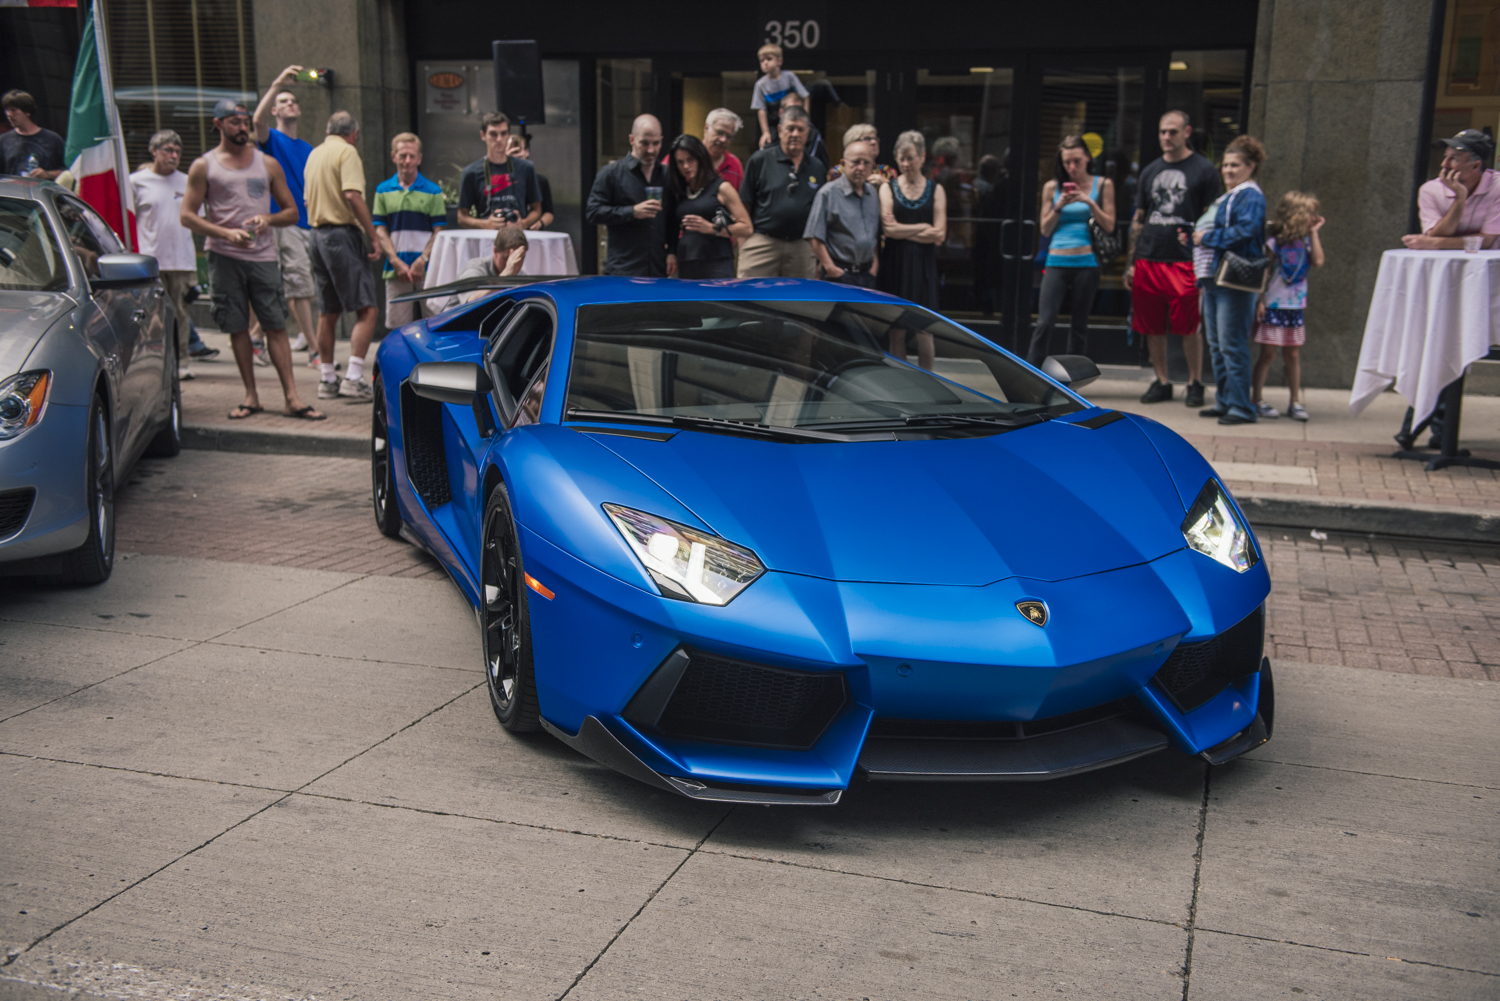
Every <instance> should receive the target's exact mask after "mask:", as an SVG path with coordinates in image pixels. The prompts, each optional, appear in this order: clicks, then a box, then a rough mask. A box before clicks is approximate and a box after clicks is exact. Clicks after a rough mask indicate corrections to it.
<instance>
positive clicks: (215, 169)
mask: <svg viewBox="0 0 1500 1001" xmlns="http://www.w3.org/2000/svg"><path fill="white" fill-rule="evenodd" d="M214 128H216V129H218V130H219V145H217V146H215V147H214V148H213V149H211V150H209V151H208V152H207V153H205V154H203V155H202V156H200V157H199V158H198V159H196V160H194V161H193V166H192V168H191V169H190V170H189V171H188V180H187V193H186V194H185V195H184V196H183V198H182V217H181V218H182V224H183V225H184V226H186V227H187V228H188V229H190V230H192V231H193V232H195V233H201V234H203V236H204V241H203V244H204V249H206V250H207V251H208V281H209V285H210V286H212V289H213V311H214V320H215V322H217V323H218V325H219V329H220V330H223V331H226V332H227V333H228V334H229V336H230V343H231V344H232V345H233V347H234V360H235V363H236V364H237V365H238V366H239V369H240V378H241V379H242V380H243V381H244V383H245V402H244V403H242V404H240V405H239V406H237V407H235V408H234V409H233V410H231V411H230V412H229V417H230V419H231V420H241V419H243V418H246V417H249V416H250V415H252V414H258V413H260V412H261V411H262V410H264V409H265V408H264V407H262V406H261V405H260V394H259V393H258V392H257V390H256V387H255V355H254V349H253V347H252V346H251V344H250V310H251V309H252V308H253V309H254V310H255V315H256V316H257V317H259V318H260V322H261V326H262V327H263V328H264V329H265V332H266V350H267V351H268V352H269V353H270V355H271V363H272V364H273V365H275V366H276V375H277V376H278V377H279V378H280V379H281V390H282V392H283V393H284V394H285V395H286V415H287V416H288V417H296V418H300V419H301V420H309V421H320V420H323V419H324V417H325V416H326V415H325V414H322V413H319V412H318V411H317V410H315V409H314V408H313V407H312V406H311V405H310V404H306V403H303V402H302V398H301V397H300V396H298V395H297V383H296V382H295V381H294V379H293V377H292V346H291V343H290V342H288V340H287V337H286V313H287V306H286V296H285V295H284V294H283V291H282V284H281V266H280V264H279V263H278V261H277V253H276V241H275V240H273V239H272V237H271V227H272V226H293V225H296V223H297V203H296V201H295V200H293V198H292V192H291V190H290V189H289V188H288V187H287V184H286V175H285V174H283V173H282V171H281V165H280V164H278V163H277V162H276V161H275V160H273V159H272V158H270V157H268V156H265V155H263V154H262V153H261V152H260V150H258V149H256V148H255V146H254V145H253V144H252V143H251V142H250V112H249V111H247V110H246V109H245V106H244V105H243V104H240V103H239V102H237V101H230V100H224V101H220V102H219V103H218V104H217V105H215V106H214ZM268 191H269V193H270V194H271V195H272V197H274V198H275V199H276V205H277V206H278V207H279V208H280V211H279V212H275V213H270V214H267V213H266V211H265V206H266V194H267V192H268ZM200 206H201V207H202V209H203V215H202V216H199V215H198V209H199V208H200Z"/></svg>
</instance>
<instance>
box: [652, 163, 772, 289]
mask: <svg viewBox="0 0 1500 1001" xmlns="http://www.w3.org/2000/svg"><path fill="white" fill-rule="evenodd" d="M668 155H669V157H670V160H671V171H670V172H671V183H670V184H669V185H668V186H667V190H666V197H665V198H663V199H662V213H663V214H664V215H665V216H666V218H667V277H668V278H672V277H677V278H733V277H734V243H733V241H732V240H731V237H736V236H738V237H746V236H749V235H750V234H751V233H753V232H754V231H755V229H754V227H753V226H751V225H750V213H748V212H746V211H745V206H744V203H743V202H741V201H740V195H739V192H737V191H735V190H734V187H733V185H730V184H729V183H727V182H726V181H724V180H723V179H722V178H721V177H719V175H718V173H717V172H716V171H715V170H714V163H713V160H712V158H710V157H709V155H708V148H707V147H706V146H704V145H703V141H702V140H701V139H699V138H698V137H697V136H678V137H677V139H676V140H675V141H674V142H673V143H672V149H671V152H670V153H669V154H668Z"/></svg>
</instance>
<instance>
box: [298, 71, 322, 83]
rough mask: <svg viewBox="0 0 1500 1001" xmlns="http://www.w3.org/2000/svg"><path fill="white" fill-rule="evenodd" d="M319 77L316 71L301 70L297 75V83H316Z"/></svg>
mask: <svg viewBox="0 0 1500 1001" xmlns="http://www.w3.org/2000/svg"><path fill="white" fill-rule="evenodd" d="M321 75H322V74H320V73H319V72H318V71H317V70H302V71H300V72H299V73H298V74H297V82H298V83H316V82H317V80H318V78H319V77H320V76H321Z"/></svg>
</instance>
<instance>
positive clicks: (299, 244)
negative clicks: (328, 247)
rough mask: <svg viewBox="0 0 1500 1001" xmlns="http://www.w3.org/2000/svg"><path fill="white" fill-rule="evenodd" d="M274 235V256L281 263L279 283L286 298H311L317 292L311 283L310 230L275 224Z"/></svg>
mask: <svg viewBox="0 0 1500 1001" xmlns="http://www.w3.org/2000/svg"><path fill="white" fill-rule="evenodd" d="M271 232H272V233H274V234H275V236H276V257H277V260H278V261H279V263H280V264H281V283H282V287H283V288H284V289H285V290H286V297H287V298H288V299H311V298H312V297H313V296H314V295H316V294H317V288H316V287H315V286H314V285H313V273H312V258H311V257H310V256H309V252H308V248H309V247H310V246H311V245H312V230H310V229H303V228H301V227H300V226H295V225H293V226H277V227H276V228H275V229H273V230H272V231H271Z"/></svg>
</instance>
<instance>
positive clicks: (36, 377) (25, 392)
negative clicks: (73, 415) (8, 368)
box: [0, 371, 52, 441]
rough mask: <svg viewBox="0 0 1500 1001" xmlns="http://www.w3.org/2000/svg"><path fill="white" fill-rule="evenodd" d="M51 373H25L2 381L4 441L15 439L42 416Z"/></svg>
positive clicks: (0, 438) (0, 407)
mask: <svg viewBox="0 0 1500 1001" xmlns="http://www.w3.org/2000/svg"><path fill="white" fill-rule="evenodd" d="M51 385H52V373H51V372H45V371H43V372H22V373H21V374H20V375H13V376H11V377H10V378H9V379H6V380H5V381H4V382H0V441H4V440H6V439H7V438H14V437H15V436H16V435H18V434H20V433H21V432H22V431H25V430H26V429H27V428H29V427H31V426H32V425H33V424H35V423H36V422H37V421H39V420H41V419H42V409H43V408H44V407H45V406H46V405H47V388H48V387H49V386H51Z"/></svg>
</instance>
